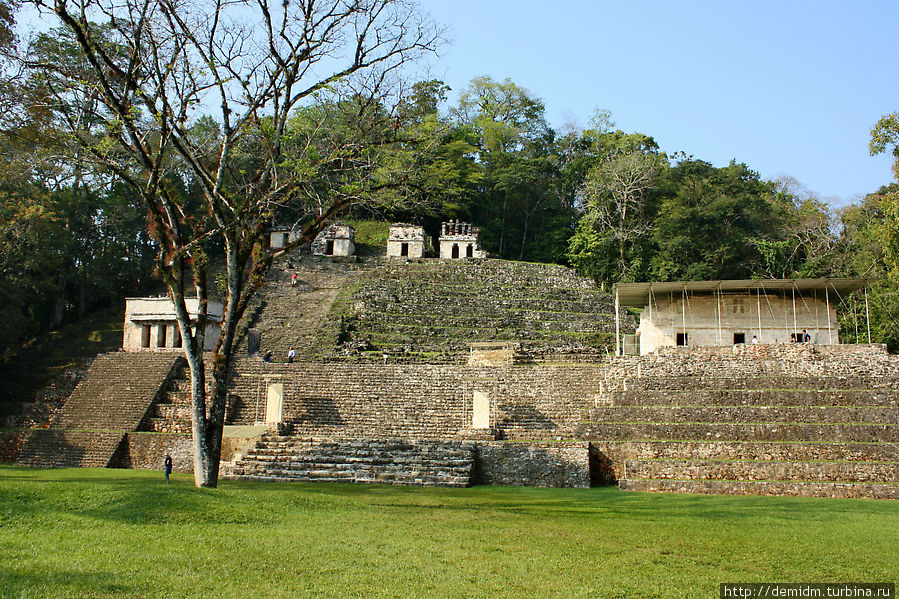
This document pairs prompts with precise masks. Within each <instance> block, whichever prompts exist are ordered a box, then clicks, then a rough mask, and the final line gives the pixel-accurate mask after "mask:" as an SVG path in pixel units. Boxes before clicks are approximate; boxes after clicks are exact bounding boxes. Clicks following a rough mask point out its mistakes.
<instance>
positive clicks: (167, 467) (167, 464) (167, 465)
mask: <svg viewBox="0 0 899 599" xmlns="http://www.w3.org/2000/svg"><path fill="white" fill-rule="evenodd" d="M163 468H164V470H165V482H166V483H168V482H169V475H171V474H172V456H170V455H169V454H165V462H163Z"/></svg>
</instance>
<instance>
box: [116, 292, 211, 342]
mask: <svg viewBox="0 0 899 599" xmlns="http://www.w3.org/2000/svg"><path fill="white" fill-rule="evenodd" d="M185 303H186V304H187V312H188V314H190V317H191V319H192V320H196V317H197V306H198V305H199V300H197V299H196V298H188V299H186V300H185ZM207 313H208V320H209V322H208V323H207V326H206V343H205V347H204V348H203V349H204V350H206V351H209V350H212V348H213V347H215V343H216V341H218V335H219V326H218V323H220V322H221V320H222V304H220V303H218V302H209V306H208V310H207ZM182 345H183V344H182V340H181V331H180V330H179V328H178V321H177V318H176V316H175V305H174V304H173V303H172V300H170V299H169V298H167V297H129V298H125V327H124V335H123V339H122V349H124V350H125V351H166V350H175V349H181V347H182Z"/></svg>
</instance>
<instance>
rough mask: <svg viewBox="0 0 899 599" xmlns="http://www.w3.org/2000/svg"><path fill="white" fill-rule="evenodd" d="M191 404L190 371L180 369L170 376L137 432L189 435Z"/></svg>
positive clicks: (185, 368)
mask: <svg viewBox="0 0 899 599" xmlns="http://www.w3.org/2000/svg"><path fill="white" fill-rule="evenodd" d="M192 409H193V408H192V403H191V396H190V369H188V368H187V367H184V368H181V369H179V370H178V371H177V373H176V374H175V375H174V376H172V377H171V378H170V380H169V382H168V384H167V385H166V388H165V389H164V392H163V393H162V394H161V395H160V398H159V401H157V402H155V403H154V404H153V406H152V407H151V408H150V411H149V412H148V413H147V416H146V417H145V418H144V419H143V421H142V422H141V425H140V427H139V430H141V431H151V432H154V433H188V434H189V433H190V432H191V412H192Z"/></svg>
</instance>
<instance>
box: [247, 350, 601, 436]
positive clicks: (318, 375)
mask: <svg viewBox="0 0 899 599" xmlns="http://www.w3.org/2000/svg"><path fill="white" fill-rule="evenodd" d="M235 370H236V374H235V376H234V378H233V380H232V389H231V393H232V401H234V402H235V405H236V406H237V411H236V416H235V420H234V422H233V423H234V424H251V423H253V422H254V421H257V420H262V419H264V418H265V398H266V382H265V381H266V379H264V378H260V376H261V375H266V376H270V377H272V378H270V379H268V380H269V381H271V382H273V383H282V384H283V385H284V409H283V417H284V420H285V421H286V422H287V423H289V424H291V425H292V426H293V427H294V430H295V432H297V433H302V434H310V435H320V436H324V437H344V438H347V437H376V436H380V437H400V438H411V439H415V438H449V437H454V436H455V435H456V434H457V433H458V432H459V431H460V430H461V429H464V428H467V427H469V426H470V424H471V418H472V398H473V394H474V392H475V391H481V392H483V393H486V394H487V395H488V396H489V397H490V399H491V402H492V415H491V425H492V426H494V427H495V428H499V429H500V430H501V431H502V432H503V433H504V434H505V436H506V438H510V439H544V440H556V439H572V438H573V433H574V429H575V427H576V426H577V424H578V423H579V422H580V421H582V420H584V419H585V418H586V417H587V413H588V410H589V408H590V407H591V406H592V400H591V397H592V396H593V394H595V393H596V390H597V389H598V388H599V385H600V382H601V381H602V379H603V375H604V372H605V367H604V366H602V365H589V364H581V365H567V366H562V365H558V366H550V365H538V366H508V367H499V368H490V367H476V366H472V367H469V366H451V365H394V364H388V365H377V364H346V363H344V364H267V363H265V362H262V361H261V360H258V359H246V360H242V361H240V363H239V364H238V365H237V367H236V369H235ZM257 406H258V409H257Z"/></svg>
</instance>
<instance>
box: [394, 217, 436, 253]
mask: <svg viewBox="0 0 899 599" xmlns="http://www.w3.org/2000/svg"><path fill="white" fill-rule="evenodd" d="M425 245H426V242H425V230H424V228H423V227H419V226H418V225H409V224H406V223H394V224H392V225H390V233H389V234H388V236H387V257H389V258H393V257H408V258H423V257H424V255H425Z"/></svg>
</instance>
